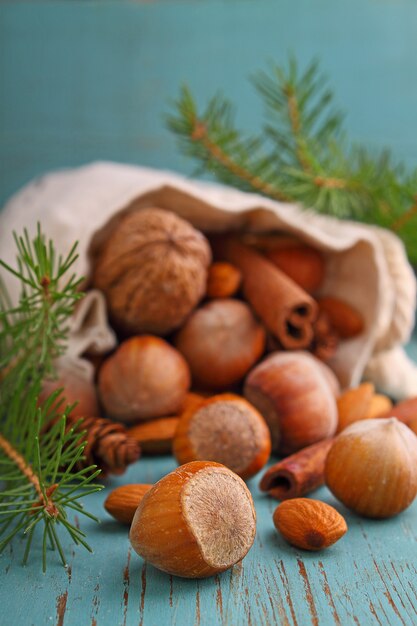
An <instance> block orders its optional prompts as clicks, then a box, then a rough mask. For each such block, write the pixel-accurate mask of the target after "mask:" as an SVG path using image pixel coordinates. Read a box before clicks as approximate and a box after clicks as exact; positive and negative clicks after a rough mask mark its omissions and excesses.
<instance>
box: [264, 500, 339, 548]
mask: <svg viewBox="0 0 417 626" xmlns="http://www.w3.org/2000/svg"><path fill="white" fill-rule="evenodd" d="M273 520H274V525H275V528H276V529H277V530H279V532H280V533H281V534H282V536H283V537H284V538H285V539H286V540H287V541H288V542H289V543H291V544H292V545H293V546H296V547H297V548H302V549H303V550H321V549H323V548H327V547H329V546H331V545H332V544H333V543H336V541H338V540H339V539H340V538H341V537H343V535H344V534H345V533H346V531H347V524H346V522H345V519H344V518H343V517H342V516H341V515H340V513H338V512H337V511H336V509H334V508H333V507H332V506H330V505H328V504H326V503H325V502H321V501H319V500H310V499H309V498H293V499H291V500H286V501H285V502H282V503H281V504H279V505H278V506H277V508H276V509H275V511H274V515H273Z"/></svg>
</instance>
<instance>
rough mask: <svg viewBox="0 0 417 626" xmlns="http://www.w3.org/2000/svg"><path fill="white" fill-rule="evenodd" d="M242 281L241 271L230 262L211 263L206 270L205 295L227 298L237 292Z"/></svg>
mask: <svg viewBox="0 0 417 626" xmlns="http://www.w3.org/2000/svg"><path fill="white" fill-rule="evenodd" d="M241 282H242V273H241V271H240V270H239V269H238V268H237V267H235V266H234V265H232V264H231V263H220V262H218V263H213V264H212V265H211V266H210V267H209V270H208V276H207V296H208V297H209V298H229V297H230V296H234V295H235V293H237V291H238V289H239V287H240V284H241Z"/></svg>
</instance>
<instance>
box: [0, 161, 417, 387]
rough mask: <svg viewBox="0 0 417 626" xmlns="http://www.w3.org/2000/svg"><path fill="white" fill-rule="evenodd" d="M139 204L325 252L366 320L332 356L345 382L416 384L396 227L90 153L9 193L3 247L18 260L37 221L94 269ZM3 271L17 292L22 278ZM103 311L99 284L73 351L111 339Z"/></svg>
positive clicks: (410, 292) (330, 282) (407, 286)
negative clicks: (120, 220)
mask: <svg viewBox="0 0 417 626" xmlns="http://www.w3.org/2000/svg"><path fill="white" fill-rule="evenodd" d="M142 206H158V207H161V208H165V209H168V210H171V211H175V212H176V213H178V214H179V215H181V216H182V217H184V218H185V219H187V220H189V221H190V222H191V223H192V224H194V226H196V227H197V228H200V229H202V230H205V229H209V230H211V231H212V230H218V231H226V230H237V229H239V230H241V229H245V230H247V231H252V232H265V231H273V230H279V231H283V232H287V233H291V234H294V235H296V236H297V237H299V238H300V239H302V240H303V241H305V242H307V243H309V244H311V245H313V246H315V247H316V248H318V249H319V250H321V251H322V252H323V253H324V254H325V256H326V259H327V275H326V279H325V282H324V284H323V286H322V289H321V292H322V293H323V294H327V295H329V294H331V295H334V296H339V297H341V298H343V299H345V300H347V301H348V302H350V303H351V304H352V305H353V306H354V307H356V308H357V309H359V310H360V311H361V312H362V313H363V315H364V318H365V324H366V327H365V331H364V332H363V333H362V334H361V335H360V336H359V337H357V338H355V339H353V340H350V341H344V342H342V344H341V345H340V348H339V349H338V351H337V355H336V356H335V357H334V359H333V360H332V362H331V364H330V365H331V366H332V368H333V369H334V371H335V372H336V374H337V376H338V377H339V379H340V382H341V384H342V386H343V387H345V386H351V385H356V384H358V383H359V381H360V380H361V378H362V377H363V376H365V377H367V378H368V379H371V380H372V381H373V382H374V383H375V384H376V386H377V388H378V389H380V390H381V391H385V392H389V393H390V394H391V395H392V396H394V397H395V398H398V399H399V398H404V397H407V396H410V395H415V394H417V367H416V366H415V365H414V364H413V363H411V362H410V361H409V360H408V359H407V357H406V356H405V353H404V352H403V350H402V347H401V346H402V345H403V344H404V343H406V342H407V341H408V340H409V338H410V334H411V331H412V327H413V324H414V311H415V300H416V281H415V277H414V274H413V271H412V269H411V267H410V265H409V264H408V261H407V258H406V255H405V252H404V249H403V246H402V243H401V242H400V241H399V239H398V238H396V237H395V236H394V235H393V234H391V233H390V232H387V231H384V230H381V229H378V228H375V227H368V226H364V225H361V224H358V223H353V222H346V221H343V222H341V221H338V220H335V219H332V218H328V217H324V216H318V215H316V214H314V213H312V212H306V211H302V210H301V209H300V208H298V207H297V206H295V205H290V204H284V203H278V202H274V201H272V200H268V199H266V198H263V197H261V196H258V195H254V194H247V193H242V192H239V191H236V190H234V189H230V188H226V187H223V186H220V185H214V184H209V183H204V182H190V181H188V180H186V179H185V178H182V177H180V176H178V175H176V174H173V173H171V172H164V171H158V170H151V169H147V168H141V167H135V166H128V165H121V164H115V163H93V164H91V165H87V166H84V167H80V168H77V169H72V170H66V171H61V172H56V173H52V174H48V175H46V176H44V177H42V178H40V179H37V180H34V181H33V182H31V183H29V184H28V185H27V186H26V187H24V188H23V189H22V190H21V191H19V192H18V193H17V194H16V195H15V196H14V197H12V198H11V200H10V201H9V202H8V203H7V205H6V206H5V208H4V210H3V212H2V213H0V255H1V257H2V258H3V259H4V260H6V261H7V262H8V263H13V260H14V257H15V247H14V242H13V239H12V236H11V234H12V231H16V232H18V233H20V232H22V229H23V228H24V227H26V228H27V229H28V230H29V232H30V233H35V230H36V223H37V222H38V221H40V222H41V224H42V228H43V230H44V232H45V233H46V235H47V236H48V237H51V238H52V239H53V240H54V242H55V245H56V247H57V249H58V250H59V251H60V252H61V253H62V254H65V253H66V252H68V251H69V249H70V247H71V245H72V244H73V242H74V241H75V240H78V242H79V254H80V256H79V259H78V261H77V264H76V267H75V270H76V272H77V273H78V274H81V275H83V276H86V277H88V274H89V269H90V265H89V251H90V250H91V246H93V247H94V246H96V245H99V242H100V240H101V238H102V237H103V236H106V233H107V232H108V230H109V229H110V228H111V227H112V225H113V224H114V220H115V219H117V216H120V215H121V213H122V212H125V211H129V210H132V208H136V207H142ZM5 279H6V281H7V286H8V288H9V290H10V293H11V295H12V297H13V298H15V299H16V298H17V295H18V294H17V285H16V283H15V281H14V280H13V279H12V278H11V277H10V276H5ZM80 311H81V312H80ZM103 311H104V308H103V300H102V298H101V294H99V293H98V292H92V293H91V294H90V295H89V297H88V299H87V300H85V301H84V304H83V305H82V309H80V310H79V311H78V313H77V316H76V317H75V318H74V322H73V327H72V331H71V340H70V350H69V357H70V358H72V359H73V360H75V361H76V360H77V359H78V358H79V356H80V355H81V354H82V353H83V352H85V350H86V349H89V350H90V351H91V350H93V351H96V352H100V351H105V350H108V349H109V348H110V347H111V346H112V345H114V342H115V339H114V335H113V333H112V331H111V329H110V328H109V327H108V324H107V321H106V318H105V315H104V314H103ZM81 366H83V364H82V363H81V362H80V367H81Z"/></svg>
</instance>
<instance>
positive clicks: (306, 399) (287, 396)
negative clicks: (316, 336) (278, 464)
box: [244, 352, 337, 455]
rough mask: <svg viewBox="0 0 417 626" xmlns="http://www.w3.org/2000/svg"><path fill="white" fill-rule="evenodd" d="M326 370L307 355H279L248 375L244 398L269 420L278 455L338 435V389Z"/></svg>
mask: <svg viewBox="0 0 417 626" xmlns="http://www.w3.org/2000/svg"><path fill="white" fill-rule="evenodd" d="M325 368H326V366H325V365H324V364H323V363H319V362H318V360H317V359H316V358H315V357H313V356H312V355H311V354H309V353H307V352H275V353H273V354H271V356H269V357H268V358H266V359H265V360H264V361H262V362H261V363H260V364H259V365H257V366H256V367H255V368H254V369H253V370H252V371H251V372H250V374H249V375H248V377H247V379H246V381H245V387H244V395H245V397H246V398H247V399H248V400H249V402H250V403H251V404H253V406H254V407H256V408H257V409H258V411H259V412H260V413H261V414H262V415H263V417H264V418H265V421H266V423H267V424H268V426H269V429H270V431H271V438H272V450H273V451H275V452H277V453H278V454H281V455H288V454H291V453H293V452H296V451H297V450H300V449H301V448H305V447H306V446H309V445H311V444H313V443H316V442H317V441H320V440H321V439H325V438H326V437H331V436H332V435H333V434H334V433H335V431H336V427H337V406H336V399H335V396H334V389H335V387H334V385H332V384H331V382H330V381H331V379H332V376H333V374H332V372H331V371H330V369H329V368H327V369H328V372H326V373H324V369H325Z"/></svg>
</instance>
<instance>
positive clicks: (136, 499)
mask: <svg viewBox="0 0 417 626" xmlns="http://www.w3.org/2000/svg"><path fill="white" fill-rule="evenodd" d="M150 489H152V485H146V484H141V485H136V484H132V485H122V486H121V487H116V489H113V491H112V492H111V493H109V495H108V496H107V498H106V500H105V501H104V508H105V509H106V511H107V513H109V514H110V515H111V516H112V517H114V519H116V520H117V521H118V522H121V523H122V524H131V523H132V520H133V517H134V515H135V512H136V509H137V508H138V506H139V503H140V501H141V500H142V498H143V496H144V495H145V493H148V491H149V490H150Z"/></svg>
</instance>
